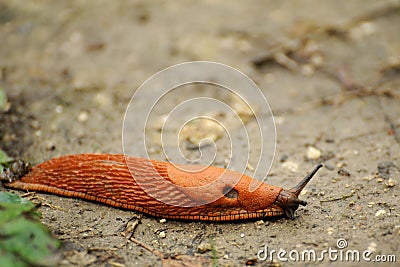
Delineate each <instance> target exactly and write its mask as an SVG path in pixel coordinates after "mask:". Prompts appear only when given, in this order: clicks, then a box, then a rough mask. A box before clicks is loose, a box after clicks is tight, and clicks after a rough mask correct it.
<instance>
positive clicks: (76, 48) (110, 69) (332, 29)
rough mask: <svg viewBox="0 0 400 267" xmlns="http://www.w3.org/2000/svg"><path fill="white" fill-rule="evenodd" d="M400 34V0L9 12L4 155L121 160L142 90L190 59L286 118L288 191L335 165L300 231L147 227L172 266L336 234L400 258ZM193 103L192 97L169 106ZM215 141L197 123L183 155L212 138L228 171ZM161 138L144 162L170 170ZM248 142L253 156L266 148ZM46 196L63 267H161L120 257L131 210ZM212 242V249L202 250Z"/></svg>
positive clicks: (85, 6) (145, 232)
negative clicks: (233, 77)
mask: <svg viewBox="0 0 400 267" xmlns="http://www.w3.org/2000/svg"><path fill="white" fill-rule="evenodd" d="M399 25H400V1H373V0H354V1H330V0H324V1H307V0H301V1H252V2H250V3H249V2H244V1H235V2H226V1H219V0H206V1H179V2H173V1H105V0H104V1H80V0H73V1H49V0H48V1H46V0H40V1H30V2H29V1H17V0H13V1H5V0H3V1H0V42H1V46H0V47H1V48H0V93H1V95H2V97H1V98H0V99H1V101H0V102H1V106H0V108H1V109H2V112H1V113H0V123H1V126H0V142H1V147H0V148H1V149H2V150H4V151H6V152H7V154H9V155H10V156H13V157H18V158H24V159H26V160H28V161H31V162H32V163H34V164H36V163H39V162H41V161H43V160H46V159H49V158H52V157H55V156H59V155H64V154H75V153H99V152H102V153H121V152H122V144H121V131H122V124H123V116H124V113H125V109H126V107H127V105H128V103H129V101H130V99H131V97H132V95H133V94H134V92H135V91H136V90H137V88H138V87H139V86H140V85H141V84H142V83H143V82H144V81H145V80H146V79H147V78H149V77H150V76H151V75H153V74H154V73H156V72H158V71H161V70H163V69H165V68H167V67H169V66H172V65H174V64H178V63H182V62H186V61H193V60H209V61H216V62H220V63H224V64H227V65H229V66H232V67H234V68H236V69H238V70H240V71H242V72H243V73H244V74H246V75H248V76H249V77H250V78H251V79H252V80H253V81H254V82H255V83H256V84H257V85H258V86H259V88H260V89H261V91H262V92H263V93H264V95H265V97H266V98H267V99H268V101H269V104H270V106H271V109H272V113H273V114H274V116H275V123H276V127H277V150H276V153H275V160H274V162H273V165H272V169H271V172H270V174H269V177H268V182H269V183H272V184H276V185H280V186H283V187H291V186H293V185H294V184H295V183H297V181H298V180H299V179H300V177H301V176H303V175H304V174H305V173H306V172H307V171H309V170H310V169H311V168H312V167H313V166H314V165H315V164H316V163H319V162H323V163H325V166H326V168H324V171H323V173H321V175H320V177H319V178H317V179H315V181H313V183H312V184H310V186H309V187H308V189H307V190H306V192H305V194H304V195H303V196H302V198H303V199H305V200H307V201H309V202H310V203H311V204H310V205H309V206H307V208H306V210H299V211H298V213H297V215H298V216H299V217H300V218H297V219H296V221H294V222H286V221H284V220H278V221H274V222H271V223H269V222H266V223H264V222H262V223H260V224H255V223H254V222H249V223H244V224H219V225H218V224H217V225H214V224H206V225H204V224H201V223H181V222H168V224H166V225H165V224H161V223H159V222H158V221H157V220H154V219H152V218H144V219H143V220H144V222H143V223H142V225H141V226H140V227H141V228H140V230H139V233H142V234H140V237H141V238H142V239H141V240H142V241H143V242H145V243H147V244H149V245H152V246H153V247H154V248H155V249H158V250H160V251H162V252H163V253H167V254H168V253H170V254H173V255H178V254H179V255H180V254H182V255H194V254H195V253H197V254H200V256H202V257H204V258H213V259H214V258H215V259H216V260H215V261H216V262H218V263H219V264H221V266H225V265H226V266H242V265H243V264H245V263H246V262H247V261H248V260H250V259H253V258H255V255H256V253H257V251H258V250H259V248H260V247H262V246H263V245H264V244H266V243H268V244H271V247H274V249H279V247H282V246H283V247H285V248H288V250H290V249H292V248H294V247H297V248H304V249H306V248H310V247H312V248H315V249H321V250H322V249H327V246H328V245H329V246H334V245H335V244H336V243H335V242H336V240H337V239H338V238H346V239H347V241H348V242H349V248H351V249H366V247H368V248H371V250H373V251H374V252H375V253H383V254H385V253H386V254H390V253H392V254H393V253H394V254H396V253H397V255H399V251H400V242H399V238H398V235H399V234H400V233H399V231H400V230H399V229H400V226H399V220H398V216H399V215H398V214H399V207H398V196H399V172H400V171H399V170H400V169H399V167H400V147H399V146H400V133H399V131H400V130H399V126H400V34H399V32H400V26H399ZM194 90H197V91H196V92H197V93H198V92H199V91H201V92H203V93H204V92H205V93H210V90H209V89H207V88H206V89H204V88H194ZM210 94H213V95H212V97H218V98H220V99H222V100H224V101H226V102H227V103H230V104H231V105H232V106H235V107H236V109H235V110H236V111H242V114H244V115H243V116H241V119H242V120H243V121H244V122H245V123H246V124H247V126H248V127H250V129H252V127H254V126H252V125H253V124H255V123H256V122H255V121H254V120H253V119H252V118H251V115H250V116H248V114H247V113H246V110H244V111H243V108H242V107H241V106H240V105H236V104H235V103H236V102H235V101H236V100H235V99H232V96H229V95H224V94H221V95H218V94H216V93H215V92H214V93H212V92H211V93H210ZM192 96H193V91H191V90H186V91H184V92H182V94H177V95H176V96H173V97H171V98H170V99H169V100H168V101H169V104H168V105H170V106H174V105H175V104H178V103H180V101H182V99H185V98H190V97H192ZM168 105H166V106H168ZM138 112H139V113H140V112H141V111H140V110H138ZM160 114H161V115H160V116H159V117H158V118H156V119H155V125H153V128H152V129H153V132H154V133H155V134H157V133H159V127H160V125H161V123H162V121H163V120H162V119H163V118H162V114H163V111H160ZM214 115H215V116H217V115H218V114H214ZM219 131H220V129H219V128H218V127H216V126H215V125H214V126H213V125H211V126H210V125H209V124H205V125H203V124H200V125H195V127H194V128H193V129H189V133H186V134H187V136H186V137H185V138H186V139H185V141H186V142H187V144H186V146H184V147H183V150H184V151H183V153H184V154H185V155H188V157H191V156H192V157H193V158H196V157H197V154H196V153H199V151H198V150H197V149H193V147H194V148H198V146H199V144H198V139H199V138H203V137H204V136H205V137H209V138H211V139H213V140H214V141H216V144H217V145H218V144H220V145H221V149H220V150H219V151H218V153H219V155H220V158H219V159H218V160H217V162H216V163H215V164H216V165H218V166H222V167H223V166H225V163H226V162H225V158H226V155H228V154H229V153H228V152H229V151H228V150H227V149H228V148H229V146H228V145H226V144H225V143H224V140H225V139H224V138H223V135H220V134H219ZM199 132H200V134H199V136H200V137H198V138H197V139H196V138H193V135H194V133H196V134H198V133H199ZM203 133H204V134H203ZM195 137H196V136H195ZM157 138H158V137H155V139H154V140H153V141H154V142H153V143H151V144H150V146H149V149H150V150H149V151H150V152H149V153H150V156H151V157H152V158H156V159H160V160H163V159H165V157H164V155H163V154H162V151H161V149H160V147H161V145H160V143H158V139H157ZM191 138H192V139H191ZM193 139H194V140H193ZM250 142H251V144H252V145H253V146H254V147H258V142H259V141H252V140H251V139H250ZM137 156H143V155H137ZM234 160H238V159H234ZM256 164H257V161H256V159H254V160H251V161H250V162H249V165H247V169H246V173H247V174H249V175H252V171H253V170H254V166H255V165H256ZM42 196H45V195H42ZM46 198H48V199H50V200H51V201H53V203H55V205H62V206H63V207H64V209H65V210H68V212H61V211H60V210H53V209H48V208H44V210H43V211H42V212H43V221H44V222H45V224H46V225H48V226H49V227H50V229H51V230H52V232H54V233H55V234H56V236H57V237H58V238H61V239H62V240H64V241H63V243H64V246H63V248H62V255H63V257H62V262H61V264H62V265H68V264H76V263H79V262H81V263H83V264H86V265H91V264H92V265H93V266H98V265H107V264H108V266H111V265H112V263H113V262H117V263H118V264H121V265H113V266H133V265H136V264H137V265H146V264H147V265H148V266H153V265H154V264H160V259H159V257H157V256H155V255H153V254H151V253H149V252H148V251H145V250H143V249H141V248H139V247H137V246H135V245H132V244H130V245H129V246H130V249H128V246H126V247H122V248H121V247H120V246H117V245H116V244H120V243H121V242H122V241H123V238H122V237H120V236H119V235H118V234H116V233H118V229H119V228H118V227H121V224H123V223H124V222H126V221H127V220H128V219H129V217H130V215H131V213H129V212H126V211H115V210H113V209H111V208H105V207H101V206H100V207H97V206H98V205H95V204H92V203H85V202H83V203H81V204H79V205H78V204H76V202H74V200H65V199H62V198H59V197H54V196H46ZM335 199H336V200H335ZM57 201H58V202H57ZM320 201H321V202H320ZM324 201H326V202H324ZM57 203H58V204H57ZM83 213H85V214H86V215H85V216H83V215H82V214H83ZM99 214H100V215H99ZM118 218H119V219H120V220H119V219H118ZM121 218H122V219H121ZM109 225H112V227H111V228H110V229H108V230H104V229H105V228H107V227H108V226H109ZM73 227H75V228H73ZM164 228H165V229H167V230H165V231H166V232H167V237H166V238H161V237H160V236H159V229H164ZM85 229H86V230H85ZM199 229H200V230H199ZM83 232H85V233H86V232H87V233H90V235H91V236H93V238H90V239H84V240H83V239H81V238H82V237H81V235H77V233H83ZM221 233H224V234H223V235H221ZM240 233H243V234H244V236H243V237H241V235H240ZM185 234H186V235H185ZM104 235H106V236H107V238H106V239H105V238H104ZM121 238H122V241H121ZM209 240H213V241H212V244H213V245H212V248H213V249H210V250H205V251H203V250H202V249H200V250H199V249H198V248H199V246H203V244H204V243H206V244H209V243H210V242H209ZM98 247H101V248H102V249H100V250H96V252H93V251H94V250H91V248H98ZM108 249H114V250H112V252H110V251H111V250H108ZM99 251H100V252H99ZM214 252H215V253H214ZM197 254H196V255H197ZM214 254H215V255H216V256H215V255H214ZM104 255H106V256H107V257H104ZM213 255H214V256H213ZM143 256H146V257H143ZM110 262H111V263H110ZM255 264H263V263H260V262H258V263H257V261H256V263H255ZM324 264H326V265H329V264H332V263H329V262H328V261H326V262H324ZM339 265H340V264H339ZM389 265H390V264H389Z"/></svg>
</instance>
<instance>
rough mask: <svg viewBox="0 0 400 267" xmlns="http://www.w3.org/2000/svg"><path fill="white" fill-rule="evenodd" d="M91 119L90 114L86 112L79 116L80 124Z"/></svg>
mask: <svg viewBox="0 0 400 267" xmlns="http://www.w3.org/2000/svg"><path fill="white" fill-rule="evenodd" d="M88 119H89V114H88V113H87V112H86V111H82V112H81V113H79V115H78V121H79V122H85V121H87V120H88Z"/></svg>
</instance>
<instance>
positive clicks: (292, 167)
mask: <svg viewBox="0 0 400 267" xmlns="http://www.w3.org/2000/svg"><path fill="white" fill-rule="evenodd" d="M282 168H285V169H288V170H290V171H292V172H297V170H298V169H299V165H298V164H297V163H296V162H293V161H286V162H284V163H282Z"/></svg>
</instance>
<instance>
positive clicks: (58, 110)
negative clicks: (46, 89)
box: [56, 105, 64, 113]
mask: <svg viewBox="0 0 400 267" xmlns="http://www.w3.org/2000/svg"><path fill="white" fill-rule="evenodd" d="M63 109H64V108H63V106H61V105H58V106H56V113H61V112H62V111H63Z"/></svg>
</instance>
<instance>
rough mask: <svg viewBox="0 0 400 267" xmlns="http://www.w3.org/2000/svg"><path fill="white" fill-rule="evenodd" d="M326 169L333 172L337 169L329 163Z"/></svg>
mask: <svg viewBox="0 0 400 267" xmlns="http://www.w3.org/2000/svg"><path fill="white" fill-rule="evenodd" d="M325 168H327V169H328V170H330V171H333V170H334V169H335V166H333V165H332V164H329V163H327V164H325Z"/></svg>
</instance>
